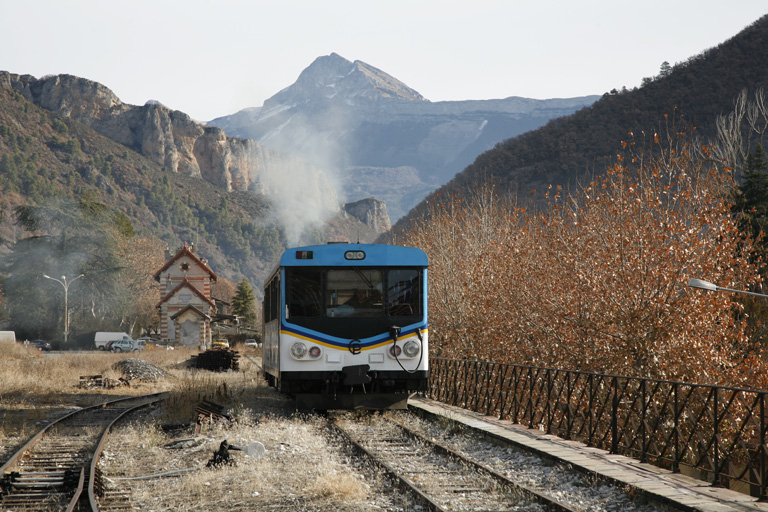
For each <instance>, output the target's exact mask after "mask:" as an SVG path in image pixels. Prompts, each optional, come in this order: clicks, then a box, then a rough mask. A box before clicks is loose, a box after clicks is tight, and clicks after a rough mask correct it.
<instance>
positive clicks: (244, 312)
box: [232, 279, 256, 325]
mask: <svg viewBox="0 0 768 512" xmlns="http://www.w3.org/2000/svg"><path fill="white" fill-rule="evenodd" d="M232 312H233V313H234V314H235V315H237V316H238V317H239V318H240V320H241V321H242V322H243V323H245V324H248V325H253V324H255V323H256V296H255V295H254V294H253V288H251V285H250V284H249V283H248V281H246V280H245V279H243V280H242V281H240V284H238V285H237V291H236V292H235V296H234V297H233V298H232Z"/></svg>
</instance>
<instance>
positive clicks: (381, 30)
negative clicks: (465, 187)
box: [0, 0, 768, 121]
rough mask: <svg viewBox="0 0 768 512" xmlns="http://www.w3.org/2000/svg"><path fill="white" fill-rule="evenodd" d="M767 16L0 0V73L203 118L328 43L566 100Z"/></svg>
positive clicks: (675, 1)
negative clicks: (67, 80) (98, 90)
mask: <svg viewBox="0 0 768 512" xmlns="http://www.w3.org/2000/svg"><path fill="white" fill-rule="evenodd" d="M764 14H768V2H766V0H730V1H723V0H664V1H661V0H643V1H627V0H624V1H622V0H613V1H607V0H606V1H604V0H579V1H577V0H472V1H462V0H454V1H450V0H438V1H432V0H387V1H384V2H373V1H369V0H323V1H320V0H251V1H246V0H219V1H199V0H179V1H177V0H127V1H123V0H23V1H22V0H0V35H2V44H0V70H4V71H10V72H12V73H18V74H31V75H34V76H35V77H38V78H40V77H42V76H45V75H49V74H59V73H68V74H72V75H76V76H80V77H83V78H88V79H90V80H94V81H97V82H100V83H102V84H104V85H105V86H107V87H109V88H110V89H112V91H114V92H115V94H117V96H118V97H119V98H120V99H121V100H122V101H124V102H126V103H130V104H134V105H143V104H144V103H145V102H146V101H147V100H150V99H151V100H157V101H160V102H161V103H163V104H164V105H166V106H168V107H170V108H173V109H178V110H181V111H183V112H186V113H187V114H189V115H190V116H192V117H193V118H195V119H198V120H200V121H208V120H210V119H213V118H215V117H219V116H223V115H227V114H231V113H234V112H236V111H238V110H240V109H242V108H245V107H254V106H261V104H262V103H263V102H264V100H265V99H267V98H268V97H270V96H272V95H273V94H275V93H277V92H278V91H279V90H281V89H283V88H285V87H287V86H289V85H291V84H292V83H293V82H294V81H295V80H296V78H297V77H298V76H299V73H301V71H302V70H303V69H304V68H306V67H307V66H309V65H310V64H311V63H312V61H313V60H314V59H315V58H317V57H319V56H321V55H329V54H330V53H332V52H336V53H338V54H339V55H341V56H342V57H344V58H346V59H348V60H350V61H354V60H362V61H364V62H366V63H368V64H370V65H372V66H374V67H377V68H379V69H381V70H382V71H384V72H386V73H389V74H390V75H392V76H394V77H395V78H398V79H399V80H401V81H402V82H404V83H405V84H406V85H408V86H409V87H411V88H413V89H415V90H416V91H418V92H419V93H421V94H422V95H423V96H425V97H426V98H427V99H429V100H431V101H442V100H465V99H490V98H505V97H508V96H524V97H529V98H541V99H543V98H556V97H560V98H561V97H571V96H583V95H588V94H603V93H604V92H607V91H609V90H611V89H613V88H617V89H620V88H621V87H622V86H626V87H628V88H632V87H635V86H639V85H640V82H641V80H642V78H643V77H647V76H654V75H656V74H657V73H658V71H659V66H660V65H661V63H662V62H664V61H668V62H669V63H670V64H674V63H676V62H680V61H684V60H686V59H687V58H688V57H691V56H693V55H696V54H698V53H700V52H702V51H703V50H705V49H707V48H711V47H713V46H716V45H718V44H719V43H721V42H723V41H725V40H726V39H728V38H730V37H732V36H734V35H736V34H737V33H738V32H739V31H741V30H742V29H743V28H745V27H746V26H747V25H749V24H751V23H752V22H754V21H756V20H757V19H758V18H760V17H761V16H763V15H764ZM762 57H763V56H760V58H762Z"/></svg>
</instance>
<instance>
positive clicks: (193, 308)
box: [171, 304, 211, 320]
mask: <svg viewBox="0 0 768 512" xmlns="http://www.w3.org/2000/svg"><path fill="white" fill-rule="evenodd" d="M190 310H192V311H194V312H195V313H197V314H198V315H199V316H201V317H203V318H205V319H206V320H210V319H211V317H210V316H208V315H206V314H205V313H203V312H202V311H200V309H199V308H197V307H195V306H193V305H192V304H189V305H187V306H186V307H185V308H184V309H182V310H181V311H177V312H176V313H174V314H173V315H171V320H176V319H177V318H178V317H180V316H181V315H183V314H184V313H186V312H187V311H190Z"/></svg>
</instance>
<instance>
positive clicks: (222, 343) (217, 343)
mask: <svg viewBox="0 0 768 512" xmlns="http://www.w3.org/2000/svg"><path fill="white" fill-rule="evenodd" d="M211 348H229V341H227V340H225V339H219V340H214V341H213V342H212V343H211Z"/></svg>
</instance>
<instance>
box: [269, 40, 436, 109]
mask: <svg viewBox="0 0 768 512" xmlns="http://www.w3.org/2000/svg"><path fill="white" fill-rule="evenodd" d="M389 98H392V99H400V100H406V101H426V100H425V98H424V97H423V96H422V95H421V94H419V93H418V92H416V91H414V90H413V89H411V88H410V87H408V86H407V85H405V84H404V83H402V82H401V81H399V80H398V79H396V78H394V77H393V76H391V75H388V74H387V73H385V72H383V71H381V70H380V69H377V68H375V67H373V66H371V65H369V64H366V63H365V62H363V61H360V60H356V61H355V62H350V61H349V60H347V59H345V58H344V57H342V56H341V55H339V54H337V53H331V54H330V55H324V56H321V57H318V58H316V59H315V60H314V61H313V62H312V64H310V65H309V67H307V68H306V69H305V70H304V71H302V72H301V74H300V75H299V78H298V79H297V80H296V82H295V83H294V84H293V85H291V86H289V87H286V88H285V89H283V90H282V91H280V92H278V93H277V94H275V95H274V96H272V97H271V98H269V99H268V100H266V101H265V102H264V108H265V110H269V109H270V108H273V107H278V106H286V105H298V104H302V103H306V102H308V101H313V100H331V101H339V100H341V101H346V102H348V103H350V102H351V103H354V102H355V101H356V100H358V99H363V100H369V101H370V100H373V101H377V100H382V99H389Z"/></svg>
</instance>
